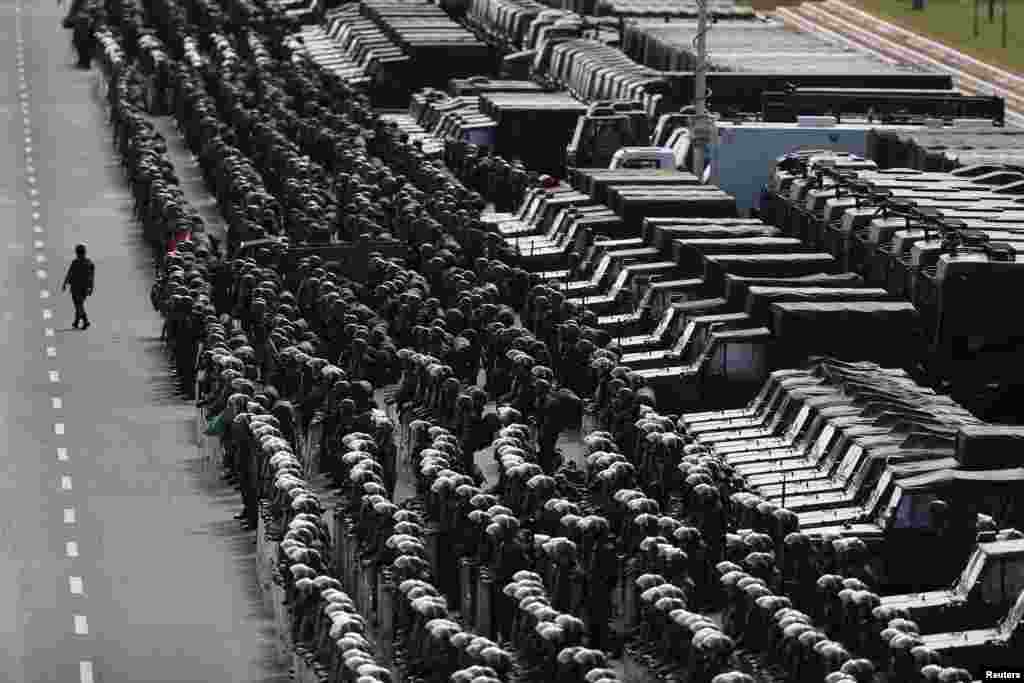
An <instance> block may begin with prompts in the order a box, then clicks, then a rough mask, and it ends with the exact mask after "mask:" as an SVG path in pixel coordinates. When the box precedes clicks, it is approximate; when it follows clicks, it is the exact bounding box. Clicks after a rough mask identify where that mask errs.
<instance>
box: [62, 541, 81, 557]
mask: <svg viewBox="0 0 1024 683" xmlns="http://www.w3.org/2000/svg"><path fill="white" fill-rule="evenodd" d="M64 555H65V556H67V557H78V541H68V542H67V543H65V544H64Z"/></svg>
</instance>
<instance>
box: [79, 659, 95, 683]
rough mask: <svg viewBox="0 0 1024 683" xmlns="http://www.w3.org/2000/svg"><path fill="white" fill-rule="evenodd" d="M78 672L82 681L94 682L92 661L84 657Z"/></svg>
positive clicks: (83, 682) (84, 682)
mask: <svg viewBox="0 0 1024 683" xmlns="http://www.w3.org/2000/svg"><path fill="white" fill-rule="evenodd" d="M78 673H79V677H80V678H81V679H82V683H93V678H92V662H90V661H89V660H88V659H83V660H82V661H80V662H79V663H78Z"/></svg>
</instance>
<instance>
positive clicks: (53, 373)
mask: <svg viewBox="0 0 1024 683" xmlns="http://www.w3.org/2000/svg"><path fill="white" fill-rule="evenodd" d="M49 374H50V381H51V382H53V383H54V384H56V383H57V382H59V381H60V373H59V372H57V371H56V370H50V373H49Z"/></svg>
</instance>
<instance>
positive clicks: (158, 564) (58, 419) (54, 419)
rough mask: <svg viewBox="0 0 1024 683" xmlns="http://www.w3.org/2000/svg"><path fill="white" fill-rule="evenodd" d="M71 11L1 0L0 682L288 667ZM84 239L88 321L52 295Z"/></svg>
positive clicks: (225, 674) (225, 677) (250, 676)
mask: <svg viewBox="0 0 1024 683" xmlns="http://www.w3.org/2000/svg"><path fill="white" fill-rule="evenodd" d="M16 2H19V3H22V4H23V5H24V7H23V9H22V10H21V12H20V18H19V17H18V13H17V12H16ZM61 15H62V10H61V9H59V8H58V7H57V6H56V3H54V2H53V1H52V0H47V1H45V2H43V1H40V0H0V64H2V66H0V130H2V132H0V225H2V226H3V231H4V235H3V240H2V241H0V258H2V263H0V268H2V274H3V276H2V277H3V281H2V290H0V316H2V323H0V345H2V348H3V351H4V352H3V354H2V356H0V376H2V377H3V378H4V379H5V391H4V392H2V393H0V421H2V429H3V431H4V433H5V434H6V437H7V448H6V449H5V452H4V453H3V463H4V468H3V476H2V477H0V605H2V606H3V608H2V609H0V681H5V682H6V681H11V682H13V683H23V682H25V683H45V682H48V681H52V682H54V683H57V682H60V683H64V682H66V681H83V683H84V682H86V681H99V682H101V683H113V682H115V681H116V682H142V681H166V682H168V683H170V682H172V681H173V682H184V681H196V682H200V681H201V682H203V683H209V682H211V681H217V682H226V681H278V680H284V678H283V676H282V675H281V673H280V670H279V669H276V668H275V667H274V666H273V665H272V663H271V662H270V654H269V653H270V637H271V634H270V632H269V630H268V629H269V620H268V618H267V615H265V614H264V613H263V611H262V608H261V606H260V602H259V596H258V594H257V592H256V591H257V587H256V583H255V573H254V572H255V569H254V563H253V555H254V551H255V542H254V539H253V537H252V535H251V534H245V533H242V532H240V531H239V530H238V526H237V523H235V522H234V521H233V520H232V519H231V516H232V514H233V513H234V512H235V511H236V510H237V499H236V496H235V495H233V491H229V490H226V489H225V488H224V487H223V486H221V485H220V484H219V482H218V481H217V478H216V475H215V473H212V472H203V471H202V467H201V466H200V465H199V464H198V462H199V461H198V458H197V453H196V450H195V448H194V446H193V445H192V442H191V435H192V432H191V423H190V422H189V419H190V418H191V415H192V413H191V409H190V407H189V406H188V405H187V404H185V403H183V402H182V401H180V400H179V399H178V398H177V397H175V396H174V394H173V388H172V386H173V382H172V378H171V376H170V373H169V370H168V365H167V362H166V360H165V356H164V354H163V352H162V350H161V348H160V345H159V343H158V341H157V338H158V336H159V330H160V320H159V317H158V315H157V314H156V313H155V312H154V311H153V310H152V307H151V306H150V304H149V301H148V289H149V285H150V282H151V276H152V264H151V261H150V259H149V253H148V251H147V249H145V248H144V246H143V245H142V244H141V241H140V237H139V232H140V231H139V230H138V229H137V228H136V227H135V225H134V224H133V222H132V220H131V204H130V200H129V195H128V193H127V191H126V188H125V186H124V184H123V182H122V180H121V175H120V171H119V169H118V167H117V164H116V161H115V160H114V158H113V157H112V155H111V151H110V150H111V147H110V136H109V131H108V128H107V126H106V125H105V122H104V120H103V114H102V108H101V106H100V103H99V102H98V101H97V100H96V99H95V74H90V73H88V72H81V71H78V70H75V69H73V68H72V61H73V60H72V57H71V54H70V49H69V42H70V41H69V36H68V35H67V33H66V32H65V31H63V30H61V29H60V27H59V22H60V17H61ZM19 37H20V38H21V39H22V40H23V46H24V49H23V52H22V51H19V48H18V46H19ZM20 55H23V59H24V75H25V86H24V88H22V85H21V83H20V81H19V78H20V73H21V72H20V65H21V61H20V58H19V56H20ZM22 97H24V98H25V99H22ZM23 102H24V103H26V104H27V105H28V106H27V108H23V106H22V103H23ZM26 119H27V121H26ZM26 126H27V128H26ZM30 182H34V184H30ZM33 191H34V192H35V194H33ZM33 202H35V205H33ZM77 242H85V243H87V244H88V246H89V252H90V256H91V257H92V258H93V259H94V261H95V262H96V266H97V282H96V296H95V298H94V300H90V302H89V305H88V308H89V313H90V316H91V317H92V320H93V326H92V328H91V329H90V330H88V331H87V332H80V331H74V330H71V329H70V322H71V319H72V317H73V311H72V308H71V302H70V300H69V299H68V298H67V296H66V295H63V296H62V295H61V294H60V282H61V279H62V277H63V273H64V269H65V268H66V267H67V263H68V260H69V257H70V255H71V254H72V250H73V247H74V245H75V244H76V243H77Z"/></svg>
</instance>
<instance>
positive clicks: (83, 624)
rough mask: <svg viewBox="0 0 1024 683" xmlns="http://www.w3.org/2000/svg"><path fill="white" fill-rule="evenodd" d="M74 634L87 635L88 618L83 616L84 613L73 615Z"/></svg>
mask: <svg viewBox="0 0 1024 683" xmlns="http://www.w3.org/2000/svg"><path fill="white" fill-rule="evenodd" d="M75 635H76V636H87V635H89V620H88V619H86V618H85V615H84V614H76V615H75Z"/></svg>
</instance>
